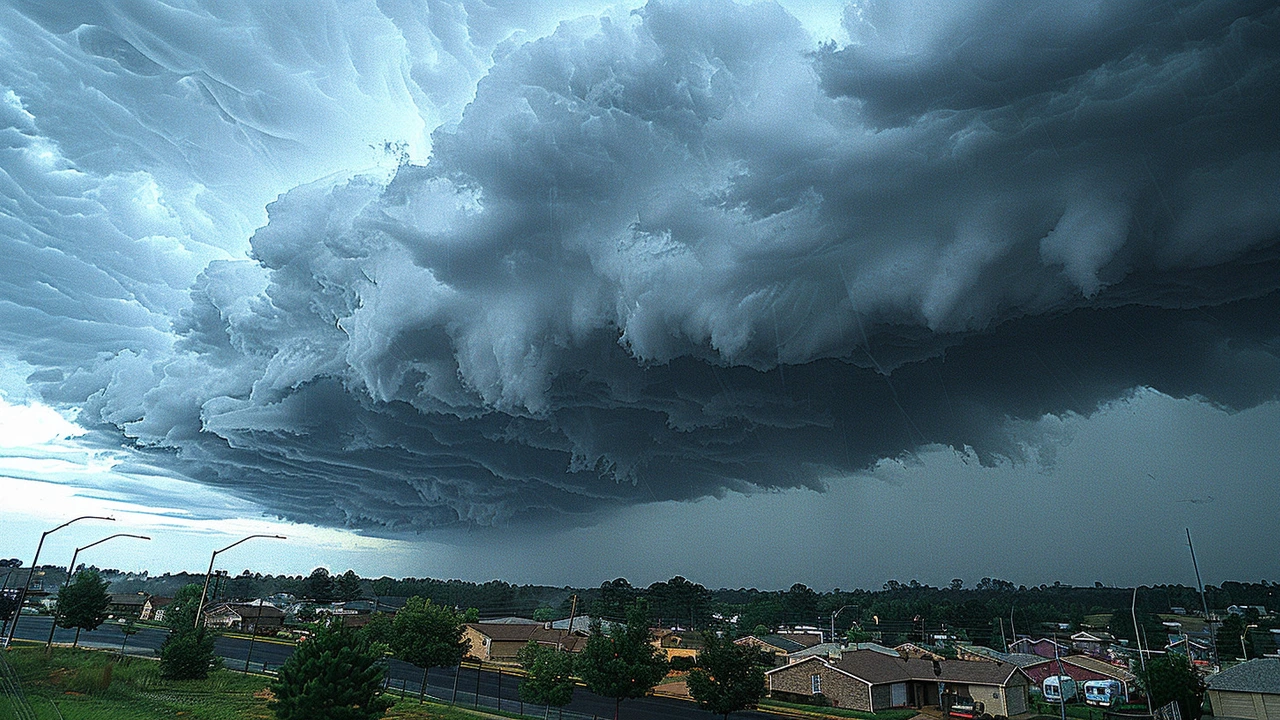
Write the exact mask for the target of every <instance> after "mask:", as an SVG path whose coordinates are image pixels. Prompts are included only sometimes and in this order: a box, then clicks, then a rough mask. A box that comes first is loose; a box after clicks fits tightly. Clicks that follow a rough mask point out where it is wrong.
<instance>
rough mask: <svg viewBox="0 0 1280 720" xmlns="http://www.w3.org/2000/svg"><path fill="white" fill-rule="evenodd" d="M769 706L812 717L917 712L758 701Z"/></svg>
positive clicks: (868, 718)
mask: <svg viewBox="0 0 1280 720" xmlns="http://www.w3.org/2000/svg"><path fill="white" fill-rule="evenodd" d="M771 708H778V709H780V710H790V711H796V712H802V713H806V714H812V715H813V716H814V717H842V718H858V719H859V720H909V719H910V718H913V717H915V716H916V715H918V714H919V712H918V711H916V710H912V709H910V708H907V709H903V710H881V711H880V712H877V713H869V712H863V711H861V710H847V709H844V708H832V707H818V706H816V705H800V704H797V703H789V702H780V701H778V700H764V701H762V702H761V703H760V709H761V710H765V711H767V710H769V709H771Z"/></svg>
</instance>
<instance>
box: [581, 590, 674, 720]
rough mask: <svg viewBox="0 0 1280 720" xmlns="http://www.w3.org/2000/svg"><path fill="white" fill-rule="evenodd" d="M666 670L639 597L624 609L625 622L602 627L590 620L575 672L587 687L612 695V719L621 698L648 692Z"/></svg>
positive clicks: (642, 602)
mask: <svg viewBox="0 0 1280 720" xmlns="http://www.w3.org/2000/svg"><path fill="white" fill-rule="evenodd" d="M666 674H667V660H666V658H665V657H664V656H663V654H662V650H660V649H659V648H657V647H655V646H654V645H653V644H651V643H650V642H649V610H648V606H647V605H645V603H644V601H643V600H637V601H636V602H635V604H633V605H632V606H631V607H630V608H628V609H627V622H626V623H625V624H622V623H619V624H615V625H611V626H609V629H608V630H607V631H605V630H603V628H601V626H600V623H599V622H598V621H596V622H593V624H592V627H591V637H590V638H589V639H588V640H587V644H586V646H585V647H584V648H583V649H582V652H581V653H579V656H578V675H579V676H580V677H581V678H582V680H583V681H584V682H585V683H586V684H587V689H588V690H590V691H591V692H593V693H595V694H597V695H603V696H604V697H611V698H613V699H614V705H613V717H614V720H617V717H618V710H619V708H620V707H621V705H622V701H623V700H625V699H627V698H638V697H643V696H644V695H646V694H648V693H649V691H650V690H652V689H653V688H654V686H655V685H657V684H658V682H659V681H661V680H662V678H663V677H664V676H666Z"/></svg>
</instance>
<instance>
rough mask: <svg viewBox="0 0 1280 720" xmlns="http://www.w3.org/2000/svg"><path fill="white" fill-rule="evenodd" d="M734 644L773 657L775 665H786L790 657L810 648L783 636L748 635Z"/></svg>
mask: <svg viewBox="0 0 1280 720" xmlns="http://www.w3.org/2000/svg"><path fill="white" fill-rule="evenodd" d="M733 643H734V644H735V645H742V646H743V647H751V648H755V649H757V650H759V651H761V652H763V653H767V654H769V655H773V656H774V660H773V662H774V664H775V665H784V664H786V662H787V656H788V655H790V654H791V653H793V652H796V651H799V650H804V649H805V648H806V647H810V646H808V645H802V644H800V643H798V642H796V641H795V640H792V639H791V638H786V637H783V636H781V635H748V636H746V637H744V638H738V639H737V640H734V641H733ZM815 644H816V643H815Z"/></svg>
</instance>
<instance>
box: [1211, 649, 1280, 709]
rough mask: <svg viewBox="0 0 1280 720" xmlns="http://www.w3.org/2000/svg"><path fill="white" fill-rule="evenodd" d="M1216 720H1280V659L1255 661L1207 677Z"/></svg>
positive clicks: (1259, 659)
mask: <svg viewBox="0 0 1280 720" xmlns="http://www.w3.org/2000/svg"><path fill="white" fill-rule="evenodd" d="M1208 685H1209V689H1208V693H1209V705H1210V706H1211V707H1212V708H1213V716H1214V717H1215V718H1231V719H1232V720H1280V658H1258V659H1256V660H1249V661H1248V662H1243V663H1240V664H1239V665H1235V666H1233V667H1229V668H1227V669H1226V670H1223V671H1222V672H1220V673H1218V674H1217V675H1211V676H1209V680H1208Z"/></svg>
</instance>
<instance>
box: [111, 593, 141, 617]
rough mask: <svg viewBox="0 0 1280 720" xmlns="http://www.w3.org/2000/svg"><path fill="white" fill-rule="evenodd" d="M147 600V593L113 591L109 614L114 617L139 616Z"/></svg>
mask: <svg viewBox="0 0 1280 720" xmlns="http://www.w3.org/2000/svg"><path fill="white" fill-rule="evenodd" d="M146 602H147V595H146V594H145V593H112V594H111V596H110V600H109V602H108V604H107V614H108V615H110V616H112V617H134V618H136V617H138V616H139V615H141V614H142V606H143V605H145V604H146Z"/></svg>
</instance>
